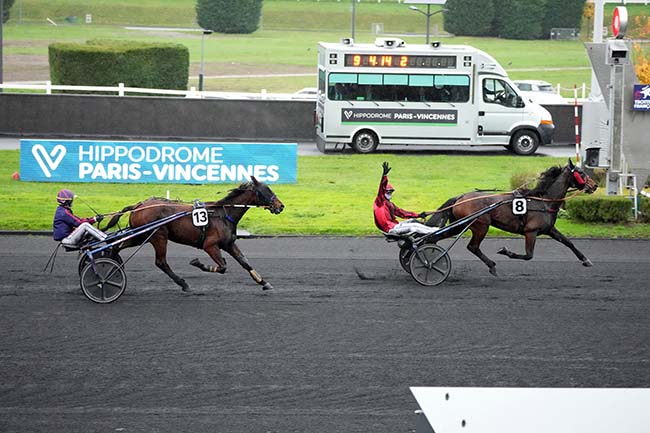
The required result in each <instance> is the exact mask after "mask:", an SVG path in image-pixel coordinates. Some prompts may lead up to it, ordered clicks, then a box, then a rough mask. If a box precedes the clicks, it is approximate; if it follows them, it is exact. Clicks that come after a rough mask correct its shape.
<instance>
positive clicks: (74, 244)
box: [52, 189, 106, 249]
mask: <svg viewBox="0 0 650 433" xmlns="http://www.w3.org/2000/svg"><path fill="white" fill-rule="evenodd" d="M73 200H74V193H73V192H72V191H70V190H69V189H62V190H61V191H59V192H58V193H57V195H56V201H57V202H58V203H59V206H57V208H56V211H55V212H54V221H53V222H52V229H53V233H52V237H53V238H54V240H55V241H61V243H62V244H63V246H65V247H68V248H71V249H72V248H78V247H79V242H81V240H82V239H83V237H84V236H85V235H86V234H89V235H91V236H93V237H95V238H96V239H97V240H100V241H103V240H104V239H106V233H104V232H102V231H101V230H99V229H97V228H95V227H93V226H92V224H94V223H96V222H99V221H101V220H102V219H104V216H103V215H95V216H94V217H90V218H79V217H78V216H76V215H75V214H74V213H73V212H72V202H73Z"/></svg>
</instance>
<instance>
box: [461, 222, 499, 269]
mask: <svg viewBox="0 0 650 433" xmlns="http://www.w3.org/2000/svg"><path fill="white" fill-rule="evenodd" d="M488 227H489V226H486V225H483V224H480V225H479V224H478V223H474V224H472V227H471V228H470V230H471V231H472V239H470V241H469V243H468V244H467V249H468V250H469V251H470V252H471V253H472V254H474V255H475V256H476V257H478V258H479V259H481V261H482V262H483V263H485V264H486V265H487V267H488V268H489V269H490V273H491V274H492V275H494V276H495V277H496V276H497V270H496V263H494V262H493V261H492V260H490V259H489V258H488V257H487V256H486V255H485V254H483V251H481V249H480V248H479V246H480V245H481V242H483V239H484V238H485V235H486V234H487V232H488Z"/></svg>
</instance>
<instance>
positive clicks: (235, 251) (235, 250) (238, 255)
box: [224, 242, 273, 290]
mask: <svg viewBox="0 0 650 433" xmlns="http://www.w3.org/2000/svg"><path fill="white" fill-rule="evenodd" d="M224 249H225V250H226V251H227V252H228V254H230V255H231V256H232V257H233V258H234V259H235V260H237V263H239V264H240V265H241V267H242V268H244V269H246V270H247V271H248V273H249V274H250V276H251V278H252V279H253V280H255V282H256V283H257V284H259V285H260V286H262V290H271V289H272V288H273V286H272V285H271V283H269V282H268V281H266V280H264V278H262V276H261V275H260V274H258V273H257V271H256V270H255V269H253V267H252V266H251V265H250V263H248V259H247V258H246V256H244V253H242V252H241V250H240V249H239V247H238V246H237V245H236V244H235V243H234V242H233V243H232V244H231V245H230V246H229V247H228V248H224Z"/></svg>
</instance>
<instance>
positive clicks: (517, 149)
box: [510, 129, 539, 155]
mask: <svg viewBox="0 0 650 433" xmlns="http://www.w3.org/2000/svg"><path fill="white" fill-rule="evenodd" d="M538 147H539V138H537V134H535V133H534V132H532V131H529V130H526V129H522V130H521V131H517V132H516V133H515V135H513V136H512V139H511V140H510V149H511V150H512V151H513V152H514V153H516V154H517V155H532V154H533V153H535V151H536V150H537V148H538Z"/></svg>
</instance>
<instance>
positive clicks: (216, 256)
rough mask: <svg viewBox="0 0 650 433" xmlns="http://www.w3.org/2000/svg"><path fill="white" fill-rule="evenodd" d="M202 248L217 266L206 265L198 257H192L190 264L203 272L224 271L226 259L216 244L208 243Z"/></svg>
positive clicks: (222, 272)
mask: <svg viewBox="0 0 650 433" xmlns="http://www.w3.org/2000/svg"><path fill="white" fill-rule="evenodd" d="M203 250H204V251H205V252H206V253H207V254H208V255H209V256H210V258H211V259H212V260H213V261H214V262H215V263H216V264H217V266H207V265H204V264H203V263H201V262H200V261H199V259H192V261H190V265H192V266H196V267H197V268H199V269H200V270H202V271H203V272H217V273H220V274H225V273H226V260H225V259H224V258H223V256H222V255H221V251H220V250H219V247H218V246H217V245H216V244H210V245H207V246H204V247H203Z"/></svg>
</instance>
